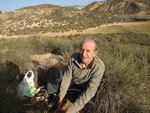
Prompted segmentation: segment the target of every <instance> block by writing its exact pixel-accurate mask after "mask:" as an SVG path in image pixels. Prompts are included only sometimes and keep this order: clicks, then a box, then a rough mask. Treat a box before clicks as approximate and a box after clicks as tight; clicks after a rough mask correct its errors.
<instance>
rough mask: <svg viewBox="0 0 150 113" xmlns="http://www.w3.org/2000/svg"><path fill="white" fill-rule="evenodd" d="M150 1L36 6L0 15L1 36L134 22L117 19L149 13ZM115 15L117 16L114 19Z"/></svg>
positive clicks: (136, 0) (109, 1) (109, 0)
mask: <svg viewBox="0 0 150 113" xmlns="http://www.w3.org/2000/svg"><path fill="white" fill-rule="evenodd" d="M148 4H150V3H149V2H148V1H147V0H108V1H103V2H93V3H91V4H89V5H88V6H86V7H84V8H83V7H82V8H79V7H77V8H76V7H60V6H56V5H49V4H44V5H37V6H32V7H25V8H21V9H17V10H15V11H14V12H2V11H1V12H0V35H7V36H8V35H29V34H37V33H47V32H65V31H71V30H77V31H78V32H82V30H84V29H88V28H92V27H97V26H99V25H101V24H106V23H112V22H120V21H131V20H129V19H122V18H119V17H117V16H116V15H125V14H126V15H127V14H143V15H148V14H149V13H150V7H149V6H150V5H148ZM114 14H115V15H114Z"/></svg>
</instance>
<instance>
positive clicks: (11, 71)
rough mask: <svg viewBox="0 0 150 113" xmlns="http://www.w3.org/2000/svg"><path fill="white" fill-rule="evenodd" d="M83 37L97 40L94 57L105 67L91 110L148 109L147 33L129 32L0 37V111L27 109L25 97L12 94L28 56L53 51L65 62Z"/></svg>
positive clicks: (149, 42)
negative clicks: (96, 56) (21, 98)
mask: <svg viewBox="0 0 150 113" xmlns="http://www.w3.org/2000/svg"><path fill="white" fill-rule="evenodd" d="M84 38H94V39H95V40H97V42H98V45H99V46H98V50H99V54H98V56H99V57H100V58H101V59H102V60H103V61H104V63H105V66H106V71H105V73H104V76H103V79H102V82H101V86H100V89H99V91H98V93H97V96H96V101H95V104H94V110H93V111H92V113H94V112H95V113H104V112H105V113H110V112H111V113H116V112H117V113H127V112H128V113H133V112H136V113H141V112H145V113H148V112H150V107H149V106H150V89H149V88H150V84H149V83H150V35H149V34H139V33H135V32H130V31H127V32H124V33H111V34H76V35H70V36H60V37H59V36H56V37H43V36H38V35H35V36H32V37H28V38H17V39H9V40H6V39H0V64H1V66H0V83H1V84H0V89H1V90H0V112H5V113H6V112H9V113H18V112H20V111H21V110H22V111H23V110H25V109H31V107H30V106H31V105H30V104H29V102H28V101H27V100H28V99H24V101H21V100H19V99H18V97H17V95H16V86H17V84H18V82H19V80H20V79H21V78H22V77H23V72H24V70H28V69H30V64H31V63H32V60H31V59H30V56H31V55H33V54H45V53H54V54H58V55H62V56H63V57H64V59H65V60H66V61H68V60H69V57H70V55H71V54H72V53H74V52H77V51H79V43H80V41H81V40H82V39H84ZM25 107H26V108H25ZM40 110H41V112H44V110H43V111H42V108H41V109H40Z"/></svg>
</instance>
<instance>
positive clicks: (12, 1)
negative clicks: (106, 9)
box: [0, 0, 105, 12]
mask: <svg viewBox="0 0 150 113" xmlns="http://www.w3.org/2000/svg"><path fill="white" fill-rule="evenodd" d="M95 1H105V0H0V11H7V12H9V11H14V10H15V9H19V8H23V7H28V6H35V5H40V4H51V5H58V6H62V7H64V6H74V5H80V6H86V5H88V4H90V3H92V2H95Z"/></svg>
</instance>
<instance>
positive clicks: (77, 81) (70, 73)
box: [47, 38, 105, 113]
mask: <svg viewBox="0 0 150 113" xmlns="http://www.w3.org/2000/svg"><path fill="white" fill-rule="evenodd" d="M97 53H98V50H97V44H96V41H95V40H94V39H90V38H89V39H85V40H83V41H82V42H81V44H80V52H79V53H74V54H73V55H72V56H71V58H70V61H69V62H68V65H67V69H66V70H65V72H64V73H62V71H57V74H56V73H55V76H57V77H56V78H57V79H55V83H54V82H52V81H53V80H49V78H50V77H49V78H48V82H47V87H48V93H49V94H52V93H56V91H57V92H58V88H59V83H61V85H60V90H59V92H60V96H59V100H58V107H57V108H58V109H60V108H61V105H62V101H63V99H64V97H65V95H66V93H67V90H68V89H69V87H73V88H74V87H75V88H79V89H80V90H81V91H82V92H81V93H80V95H78V97H77V99H76V100H75V101H74V102H73V103H72V104H71V105H70V106H69V107H68V108H66V110H65V111H64V113H76V112H78V111H79V110H81V109H82V108H84V106H85V105H86V104H87V103H88V102H89V101H90V100H91V99H92V98H93V97H94V96H95V94H96V92H97V89H98V87H99V85H100V81H101V78H102V76H103V73H104V70H105V66H104V64H103V62H102V61H101V60H100V58H98V57H97V56H96V55H97ZM53 70H55V72H56V69H53ZM51 71H52V70H51ZM49 75H50V71H48V76H49ZM61 78H62V79H61ZM56 81H57V82H56ZM52 90H53V92H52Z"/></svg>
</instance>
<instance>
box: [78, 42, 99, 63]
mask: <svg viewBox="0 0 150 113" xmlns="http://www.w3.org/2000/svg"><path fill="white" fill-rule="evenodd" d="M97 53H98V51H95V44H94V42H92V41H87V42H84V43H83V44H82V46H81V48H80V58H81V60H82V63H83V64H86V65H88V64H89V63H91V62H92V60H93V58H94V57H95V56H96V54H97Z"/></svg>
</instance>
